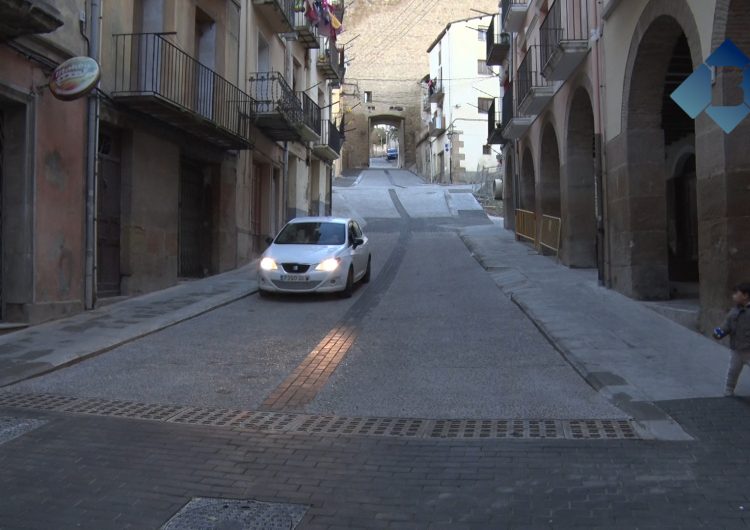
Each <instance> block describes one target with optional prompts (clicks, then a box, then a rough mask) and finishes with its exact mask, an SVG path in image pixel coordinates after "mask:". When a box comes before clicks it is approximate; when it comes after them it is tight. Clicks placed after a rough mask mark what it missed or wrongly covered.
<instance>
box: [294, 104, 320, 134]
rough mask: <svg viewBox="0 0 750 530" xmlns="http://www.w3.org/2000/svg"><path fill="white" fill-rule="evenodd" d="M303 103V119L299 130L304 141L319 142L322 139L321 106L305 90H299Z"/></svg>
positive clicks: (298, 127)
mask: <svg viewBox="0 0 750 530" xmlns="http://www.w3.org/2000/svg"><path fill="white" fill-rule="evenodd" d="M297 97H298V98H299V100H300V103H301V104H302V121H301V122H300V123H299V124H298V126H297V131H298V132H299V135H300V141H302V142H317V141H319V140H320V107H319V106H318V104H317V103H315V102H314V101H313V100H312V98H311V97H310V96H308V95H307V94H305V93H304V92H297Z"/></svg>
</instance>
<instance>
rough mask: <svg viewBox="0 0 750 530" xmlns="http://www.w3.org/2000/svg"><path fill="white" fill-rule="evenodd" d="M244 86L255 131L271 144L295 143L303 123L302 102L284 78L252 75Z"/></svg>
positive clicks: (261, 74)
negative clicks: (250, 101)
mask: <svg viewBox="0 0 750 530" xmlns="http://www.w3.org/2000/svg"><path fill="white" fill-rule="evenodd" d="M248 82H249V84H250V95H251V96H252V97H253V99H254V100H255V114H256V120H257V125H258V127H259V128H260V129H263V131H264V132H265V134H266V135H267V136H268V137H269V138H271V139H273V140H279V141H289V140H294V141H296V140H299V139H300V134H299V127H300V124H302V123H303V122H304V111H303V109H302V102H301V101H300V99H299V98H298V97H297V94H295V93H294V90H292V88H291V87H290V86H289V84H288V83H287V82H286V79H284V76H282V75H281V74H280V73H279V72H255V73H252V74H250V78H249V79H248Z"/></svg>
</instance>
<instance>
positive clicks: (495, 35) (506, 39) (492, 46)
mask: <svg viewBox="0 0 750 530" xmlns="http://www.w3.org/2000/svg"><path fill="white" fill-rule="evenodd" d="M499 19H500V16H499V15H495V16H494V17H492V21H491V22H490V27H489V28H487V56H486V59H487V66H501V65H502V64H503V61H505V59H506V58H507V57H508V52H509V51H510V34H509V33H505V32H504V31H502V29H503V28H502V25H501V24H500V23H499V22H500V20H499Z"/></svg>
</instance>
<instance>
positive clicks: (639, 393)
mask: <svg viewBox="0 0 750 530" xmlns="http://www.w3.org/2000/svg"><path fill="white" fill-rule="evenodd" d="M461 237H462V239H463V240H464V243H466V245H467V247H468V248H469V250H470V251H471V252H472V253H473V255H474V257H475V258H476V259H477V260H478V261H479V263H480V264H482V266H483V267H484V268H485V269H486V270H487V271H488V272H489V273H490V275H491V277H492V278H493V279H494V280H495V283H496V284H497V285H498V287H499V288H500V289H501V290H502V291H503V292H504V293H506V294H507V295H508V296H509V297H510V298H511V299H512V300H513V301H514V302H515V303H516V304H517V305H518V306H519V307H520V308H521V309H522V310H523V311H524V312H525V313H526V314H527V315H528V316H529V317H530V318H531V319H532V320H533V321H534V322H535V323H536V324H537V326H538V327H539V329H540V330H541V331H542V332H543V333H544V334H545V335H546V336H547V337H548V338H549V340H550V341H551V342H553V343H554V344H555V346H556V347H557V348H558V349H559V350H560V351H561V352H562V353H563V354H564V355H565V357H566V358H567V359H568V361H569V362H570V363H571V364H572V365H573V366H574V367H575V368H576V369H577V370H578V371H579V373H580V374H581V375H582V376H583V377H584V378H585V379H586V380H587V381H588V382H589V383H590V384H591V385H592V386H593V387H594V388H596V389H598V390H599V391H600V392H603V393H604V394H605V395H607V396H608V397H609V398H610V400H611V401H612V402H613V403H615V404H616V405H617V406H618V407H620V408H621V409H623V410H624V411H626V412H628V413H630V414H632V415H633V417H634V418H636V419H640V420H642V421H643V422H645V423H646V424H648V425H650V426H651V427H652V429H654V430H657V431H659V432H660V433H661V435H664V436H667V437H669V436H671V435H674V436H677V437H678V438H679V437H680V436H681V435H680V432H679V430H675V429H673V428H674V427H676V426H675V425H674V424H673V422H671V420H670V419H669V417H668V416H667V415H665V414H663V413H661V412H660V411H659V409H658V407H654V406H653V405H652V404H651V403H652V402H654V401H664V400H675V399H690V398H699V397H716V396H720V395H721V391H722V389H723V381H724V375H725V371H726V366H727V362H728V350H727V348H726V347H724V346H723V345H721V344H718V343H716V342H715V341H713V340H711V339H709V338H707V337H704V336H702V335H700V334H698V333H696V332H693V331H691V330H689V329H687V328H684V327H682V326H680V325H678V324H676V323H674V322H672V321H671V320H669V319H667V318H665V317H663V316H661V315H659V314H657V313H655V312H653V311H652V310H651V309H649V308H648V307H646V306H645V305H644V304H642V303H640V302H638V301H635V300H632V299H630V298H628V297H626V296H623V295H621V294H620V293H617V292H615V291H613V290H609V289H606V288H604V287H601V286H599V285H598V284H597V281H596V273H595V271H586V270H573V269H568V268H567V267H564V266H562V265H560V264H558V263H557V262H556V261H555V260H554V258H549V257H545V256H541V255H539V254H538V253H537V252H536V251H535V250H534V249H533V248H532V247H531V246H530V245H527V244H524V243H520V242H517V241H516V240H515V237H514V236H513V234H512V233H510V232H508V231H507V230H504V229H503V228H502V227H501V226H498V225H495V226H486V227H482V226H479V227H468V228H465V229H463V230H462V232H461ZM738 393H740V394H750V381H748V380H744V381H741V382H740V385H739V386H738Z"/></svg>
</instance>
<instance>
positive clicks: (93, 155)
mask: <svg viewBox="0 0 750 530" xmlns="http://www.w3.org/2000/svg"><path fill="white" fill-rule="evenodd" d="M101 1H102V0H91V36H90V45H89V57H91V58H92V59H94V60H95V61H96V62H97V63H98V62H99V45H100V35H99V27H100V17H101ZM87 135H88V138H87V142H86V236H85V248H86V255H85V265H84V267H85V268H84V271H85V278H84V307H85V308H86V309H93V308H94V304H95V302H96V261H95V256H96V159H97V143H98V139H99V94H98V92H97V91H96V90H94V91H92V92H91V95H90V96H89V101H88V124H87Z"/></svg>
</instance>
